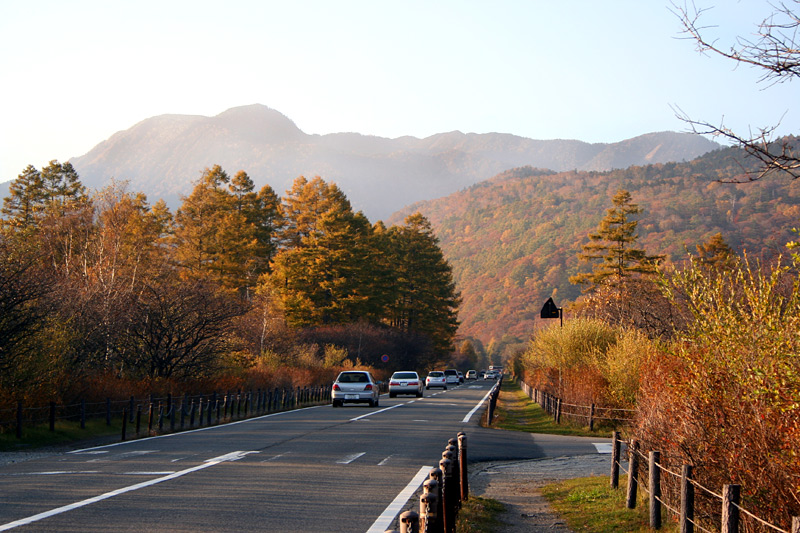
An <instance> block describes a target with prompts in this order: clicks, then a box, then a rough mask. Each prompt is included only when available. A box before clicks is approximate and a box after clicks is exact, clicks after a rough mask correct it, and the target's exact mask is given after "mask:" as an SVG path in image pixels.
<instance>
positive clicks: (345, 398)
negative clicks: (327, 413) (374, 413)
mask: <svg viewBox="0 0 800 533" xmlns="http://www.w3.org/2000/svg"><path fill="white" fill-rule="evenodd" d="M379 397H380V387H379V386H378V382H377V381H375V379H374V378H373V377H372V374H370V373H369V372H364V371H361V370H348V371H346V372H342V373H341V374H339V377H337V378H336V381H334V382H333V390H332V391H331V399H332V401H333V406H334V407H341V406H343V405H344V404H345V403H368V404H369V405H370V407H378V402H379V400H378V398H379Z"/></svg>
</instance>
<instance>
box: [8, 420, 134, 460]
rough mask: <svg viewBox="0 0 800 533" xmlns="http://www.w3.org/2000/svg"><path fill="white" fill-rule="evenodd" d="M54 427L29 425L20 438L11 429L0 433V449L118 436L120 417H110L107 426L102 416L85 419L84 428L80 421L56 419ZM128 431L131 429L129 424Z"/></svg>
mask: <svg viewBox="0 0 800 533" xmlns="http://www.w3.org/2000/svg"><path fill="white" fill-rule="evenodd" d="M54 429H55V431H50V428H49V427H48V426H47V425H39V426H29V427H26V428H24V429H23V431H22V438H21V439H18V438H17V435H16V432H15V431H14V430H13V429H11V430H9V431H7V432H5V433H0V451H4V452H8V451H19V450H33V449H36V448H41V447H45V446H61V445H69V444H76V443H79V442H83V441H91V440H94V439H96V438H100V437H109V436H113V435H116V436H117V437H120V436H121V435H122V419H121V418H116V419H112V420H111V425H110V426H107V425H106V421H105V419H104V418H103V419H100V418H90V419H87V420H86V429H81V425H80V422H72V421H67V420H58V421H56V424H55V427H54ZM128 431H129V432H130V431H131V428H130V426H128Z"/></svg>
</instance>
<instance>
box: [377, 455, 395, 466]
mask: <svg viewBox="0 0 800 533" xmlns="http://www.w3.org/2000/svg"><path fill="white" fill-rule="evenodd" d="M394 456H395V454H392V455H390V456H388V457H387V458H385V459H384V460H383V461H381V462H380V463H378V466H383V465H385V464H386V463H387V462H388V461H389V459H391V458H392V457H394Z"/></svg>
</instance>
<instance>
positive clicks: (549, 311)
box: [542, 298, 561, 318]
mask: <svg viewBox="0 0 800 533" xmlns="http://www.w3.org/2000/svg"><path fill="white" fill-rule="evenodd" d="M560 316H561V314H560V313H559V311H558V307H556V303H555V302H554V301H553V299H552V298H548V299H547V301H546V302H545V303H544V307H542V318H559V317H560Z"/></svg>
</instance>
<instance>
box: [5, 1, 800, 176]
mask: <svg viewBox="0 0 800 533" xmlns="http://www.w3.org/2000/svg"><path fill="white" fill-rule="evenodd" d="M675 1H676V2H680V5H684V3H683V2H684V0H675ZM689 2H690V3H689V5H690V6H691V5H692V3H691V0H689ZM693 4H694V5H695V6H696V7H698V8H701V9H705V8H708V10H707V11H705V12H704V13H703V15H702V19H701V21H702V22H703V23H704V25H706V26H708V28H707V30H706V31H707V34H708V35H709V36H710V37H711V38H713V39H718V41H717V42H718V43H719V44H721V45H722V46H723V47H727V46H728V45H730V44H733V43H734V38H735V36H737V35H738V36H743V37H752V35H753V34H754V33H755V32H756V31H757V25H758V23H759V22H761V21H762V20H764V19H765V18H766V17H768V16H769V15H770V14H771V13H772V11H773V9H772V8H771V6H770V3H769V1H767V0H694V3H693ZM674 10H675V7H674V6H673V4H672V3H671V2H669V0H666V1H665V0H558V1H555V0H518V1H512V0H492V1H488V0H484V1H477V0H456V1H451V0H441V1H430V0H403V1H389V0H386V1H383V0H363V1H362V0H335V1H333V0H319V1H314V0H292V1H285V0H276V1H273V0H252V1H250V0H229V1H226V2H220V1H219V0H214V1H204V0H191V1H181V0H176V1H171V0H156V1H150V0H138V1H136V2H133V1H123V0H114V1H109V0H98V1H83V0H72V1H69V2H65V1H62V0H53V1H45V0H25V1H19V0H0V76H2V91H1V94H2V97H0V182H2V181H7V180H12V179H14V178H16V176H17V175H18V174H19V173H20V172H21V171H22V170H23V169H24V168H25V167H26V166H27V165H29V164H32V165H34V166H35V167H37V168H42V167H43V166H45V165H46V164H47V163H48V162H49V161H50V160H52V159H57V160H59V161H66V160H68V159H69V158H71V157H77V156H80V155H83V154H85V153H87V152H88V151H90V150H91V149H92V148H93V147H94V146H95V145H97V144H99V143H100V142H102V141H104V140H105V139H107V138H109V137H110V136H111V135H113V134H114V133H116V132H118V131H121V130H125V129H128V128H130V127H131V126H133V125H134V124H136V123H138V122H140V121H142V120H144V119H147V118H149V117H153V116H157V115H162V114H186V115H204V116H214V115H217V114H219V113H221V112H223V111H225V110H227V109H230V108H232V107H237V106H242V105H249V104H254V103H259V104H263V105H266V106H269V107H271V108H273V109H276V110H277V111H280V112H281V113H283V114H284V115H286V116H287V117H289V118H290V119H291V120H293V121H294V122H295V124H297V126H298V127H299V128H300V129H301V130H303V131H304V132H306V133H309V134H326V133H335V132H357V133H361V134H365V135H378V136H381V137H390V138H395V137H400V136H404V135H411V136H414V137H420V138H423V137H427V136H429V135H433V134H436V133H442V132H449V131H455V130H459V131H462V132H464V133H489V132H500V133H511V134H514V135H519V136H523V137H529V138H532V139H578V140H582V141H586V142H593V143H594V142H616V141H620V140H624V139H628V138H631V137H635V136H637V135H642V134H645V133H650V132H655V131H665V130H671V131H686V130H687V125H686V124H685V123H684V122H681V121H680V120H679V119H678V118H677V117H676V110H677V109H680V110H682V111H683V112H684V113H686V114H687V115H689V116H691V117H692V118H696V119H699V120H705V121H708V122H711V123H715V124H718V123H721V122H723V121H724V124H725V125H726V126H730V127H732V128H734V129H736V130H738V131H739V132H740V133H741V132H744V133H747V132H749V131H753V132H757V131H758V130H759V128H763V127H771V126H775V125H777V124H779V127H778V130H777V132H778V133H779V134H782V135H785V134H790V133H791V134H798V133H800V106H797V105H795V106H794V107H795V108H794V109H792V106H791V103H792V102H797V101H798V95H799V93H800V85H798V82H793V83H784V84H779V85H770V84H768V83H763V82H761V83H760V82H759V79H760V77H761V74H762V73H761V72H759V71H758V70H756V69H754V68H750V67H745V66H739V67H738V68H737V67H736V65H734V64H733V63H731V62H730V61H728V60H725V59H723V58H721V57H718V56H713V55H704V54H700V53H698V52H697V50H696V47H695V44H694V43H693V42H691V41H689V40H686V39H684V38H681V37H682V35H681V25H680V21H679V20H678V18H677V16H676V15H675V14H674V13H673V11H674Z"/></svg>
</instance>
